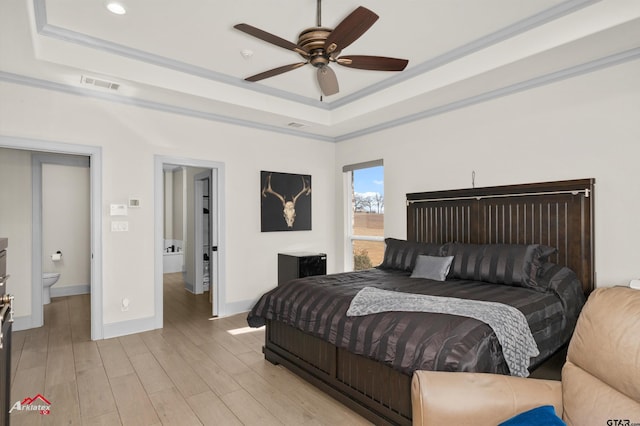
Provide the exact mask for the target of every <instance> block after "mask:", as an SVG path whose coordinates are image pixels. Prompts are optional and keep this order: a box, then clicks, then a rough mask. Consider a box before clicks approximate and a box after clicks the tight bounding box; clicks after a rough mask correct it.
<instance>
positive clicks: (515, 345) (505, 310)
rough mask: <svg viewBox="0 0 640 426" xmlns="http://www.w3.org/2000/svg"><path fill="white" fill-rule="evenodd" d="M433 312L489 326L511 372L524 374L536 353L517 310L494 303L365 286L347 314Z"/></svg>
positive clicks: (527, 330) (527, 373)
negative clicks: (457, 316)
mask: <svg viewBox="0 0 640 426" xmlns="http://www.w3.org/2000/svg"><path fill="white" fill-rule="evenodd" d="M390 311H402V312H433V313H441V314H451V315H459V316H465V317H470V318H474V319H477V320H479V321H482V322H484V323H486V324H487V325H489V326H490V327H491V328H492V329H493V331H494V332H495V334H496V337H497V338H498V341H499V342H500V344H501V345H502V353H503V355H504V359H505V361H506V362H507V365H508V366H509V370H510V371H511V375H513V376H520V377H527V376H528V375H529V370H528V367H529V362H530V358H531V357H535V356H538V355H539V353H540V352H539V351H538V346H537V345H536V342H535V340H534V339H533V336H532V335H531V329H530V328H529V324H527V319H526V318H525V316H524V314H522V312H520V311H519V310H518V309H516V308H514V307H512V306H509V305H505V304H502V303H496V302H485V301H480V300H468V299H458V298H454V297H439V296H427V295H422V294H411V293H402V292H397V291H388V290H380V289H377V288H373V287H365V288H363V289H362V290H360V291H359V292H358V294H356V296H355V297H354V298H353V300H352V301H351V305H350V306H349V310H348V311H347V316H351V317H353V316H362V315H370V314H377V313H381V312H390Z"/></svg>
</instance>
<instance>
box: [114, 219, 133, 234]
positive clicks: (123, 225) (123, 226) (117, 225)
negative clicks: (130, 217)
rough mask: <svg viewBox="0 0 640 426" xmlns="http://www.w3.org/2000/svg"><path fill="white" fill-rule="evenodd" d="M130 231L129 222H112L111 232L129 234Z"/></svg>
mask: <svg viewBox="0 0 640 426" xmlns="http://www.w3.org/2000/svg"><path fill="white" fill-rule="evenodd" d="M128 231H129V222H127V221H115V220H114V221H112V222H111V232H128Z"/></svg>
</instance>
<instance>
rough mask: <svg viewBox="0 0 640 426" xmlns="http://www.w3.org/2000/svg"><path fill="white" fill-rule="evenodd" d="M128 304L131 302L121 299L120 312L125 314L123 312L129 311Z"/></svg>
mask: <svg viewBox="0 0 640 426" xmlns="http://www.w3.org/2000/svg"><path fill="white" fill-rule="evenodd" d="M130 303H131V301H130V300H129V299H128V298H126V297H123V298H122V306H121V307H120V309H121V310H122V312H125V311H128V310H129V304H130Z"/></svg>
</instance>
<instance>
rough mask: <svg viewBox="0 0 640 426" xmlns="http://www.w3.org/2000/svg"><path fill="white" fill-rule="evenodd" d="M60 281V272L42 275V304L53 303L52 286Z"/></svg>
mask: <svg viewBox="0 0 640 426" xmlns="http://www.w3.org/2000/svg"><path fill="white" fill-rule="evenodd" d="M59 279H60V272H45V273H43V274H42V304H43V305H48V304H49V303H51V286H52V285H54V284H55V283H57V282H58V280H59Z"/></svg>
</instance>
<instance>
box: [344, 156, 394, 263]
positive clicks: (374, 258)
mask: <svg viewBox="0 0 640 426" xmlns="http://www.w3.org/2000/svg"><path fill="white" fill-rule="evenodd" d="M343 172H344V176H345V179H344V180H345V186H346V191H345V192H346V194H347V200H346V210H347V211H346V215H345V216H346V227H345V229H346V233H347V238H346V253H351V254H352V256H345V259H346V260H345V269H346V270H354V271H358V270H361V269H368V268H372V267H374V266H378V265H379V264H380V263H382V258H383V256H384V166H383V164H382V160H376V161H370V162H367V163H360V164H354V165H350V166H345V167H344V168H343Z"/></svg>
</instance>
